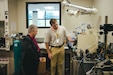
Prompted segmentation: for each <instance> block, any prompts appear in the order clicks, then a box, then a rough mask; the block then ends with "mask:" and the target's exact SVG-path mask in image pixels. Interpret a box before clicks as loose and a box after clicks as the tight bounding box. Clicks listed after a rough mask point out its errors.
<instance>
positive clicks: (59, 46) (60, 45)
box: [51, 43, 64, 48]
mask: <svg viewBox="0 0 113 75" xmlns="http://www.w3.org/2000/svg"><path fill="white" fill-rule="evenodd" d="M63 45H64V43H63V44H62V45H60V46H51V47H55V48H61V47H62V46H63Z"/></svg>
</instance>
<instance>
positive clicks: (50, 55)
mask: <svg viewBox="0 0 113 75" xmlns="http://www.w3.org/2000/svg"><path fill="white" fill-rule="evenodd" d="M45 46H46V50H47V53H48V57H49V59H51V58H52V54H51V51H50V49H49V44H48V43H46V42H45Z"/></svg>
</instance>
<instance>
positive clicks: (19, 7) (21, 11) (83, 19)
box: [9, 0, 92, 37]
mask: <svg viewBox="0 0 113 75" xmlns="http://www.w3.org/2000/svg"><path fill="white" fill-rule="evenodd" d="M9 1H10V0H9ZM29 1H31V0H18V1H17V0H16V2H17V4H16V5H15V7H13V8H14V9H16V11H15V13H16V14H17V16H15V19H14V20H17V21H14V20H12V19H11V20H10V26H11V27H12V25H13V26H15V25H16V26H15V27H16V30H17V32H23V33H24V34H27V29H26V5H25V2H29ZM32 1H37V0H32ZM40 1H42V0H39V2H40ZM49 1H50V2H51V1H52V2H61V1H62V0H49ZM69 1H70V2H71V3H73V4H77V5H81V6H84V7H91V6H92V1H91V0H85V1H84V0H69ZM37 2H38V1H37ZM43 2H47V1H46V0H43ZM13 3H14V2H12V3H11V2H10V5H13ZM14 9H11V10H10V12H12V11H14ZM65 9H66V8H65V7H62V9H61V11H62V14H61V20H62V21H61V23H62V25H63V26H65V27H66V29H67V30H68V32H71V33H72V31H73V30H74V28H75V26H76V25H81V24H82V23H88V24H92V16H91V15H80V16H79V17H75V16H69V15H67V13H66V11H65ZM12 16H13V14H10V17H12ZM46 30H47V28H46V29H44V28H39V31H38V35H37V37H44V35H45V32H46ZM13 31H14V32H15V30H13ZM42 33H43V34H42Z"/></svg>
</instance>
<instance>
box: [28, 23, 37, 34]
mask: <svg viewBox="0 0 113 75" xmlns="http://www.w3.org/2000/svg"><path fill="white" fill-rule="evenodd" d="M36 28H38V27H37V26H36V25H33V24H32V25H30V26H29V28H28V33H30V32H32V31H34V30H35V29H36Z"/></svg>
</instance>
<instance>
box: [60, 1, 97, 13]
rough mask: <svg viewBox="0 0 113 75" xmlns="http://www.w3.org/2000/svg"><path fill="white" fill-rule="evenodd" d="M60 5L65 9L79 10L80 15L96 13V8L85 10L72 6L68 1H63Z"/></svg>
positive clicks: (84, 8)
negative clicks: (65, 7)
mask: <svg viewBox="0 0 113 75" xmlns="http://www.w3.org/2000/svg"><path fill="white" fill-rule="evenodd" d="M62 4H63V5H65V6H67V7H73V8H76V9H79V11H80V12H81V14H96V13H97V9H96V8H87V7H83V6H78V5H74V4H71V3H70V2H69V1H68V0H63V1H62Z"/></svg>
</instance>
